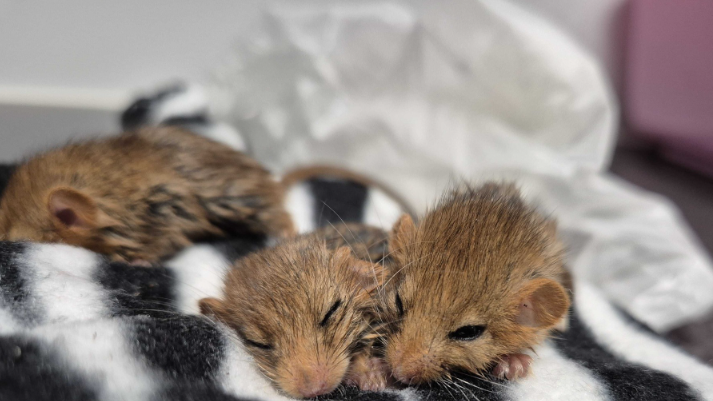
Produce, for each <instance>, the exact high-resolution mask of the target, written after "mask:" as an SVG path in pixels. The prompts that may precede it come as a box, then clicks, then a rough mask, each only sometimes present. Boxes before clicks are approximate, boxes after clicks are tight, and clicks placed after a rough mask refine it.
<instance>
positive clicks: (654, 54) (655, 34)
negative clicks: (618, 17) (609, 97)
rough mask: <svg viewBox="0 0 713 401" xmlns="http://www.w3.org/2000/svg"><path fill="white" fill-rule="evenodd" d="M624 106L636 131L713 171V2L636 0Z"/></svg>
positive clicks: (665, 149) (676, 155) (682, 158)
mask: <svg viewBox="0 0 713 401" xmlns="http://www.w3.org/2000/svg"><path fill="white" fill-rule="evenodd" d="M630 11H631V14H630V17H631V19H630V26H629V28H630V29H629V41H628V48H627V65H626V74H627V76H626V93H625V106H626V112H627V114H628V115H627V117H628V121H629V124H630V127H631V128H632V131H633V134H635V135H638V136H640V137H644V138H647V139H651V140H654V141H655V142H657V143H659V144H660V145H661V150H662V151H663V153H664V154H669V155H670V156H671V158H672V159H674V160H679V161H684V162H685V163H684V164H686V165H687V166H688V167H692V168H696V169H698V170H700V171H701V172H706V173H711V174H713V1H711V0H632V2H631V10H630Z"/></svg>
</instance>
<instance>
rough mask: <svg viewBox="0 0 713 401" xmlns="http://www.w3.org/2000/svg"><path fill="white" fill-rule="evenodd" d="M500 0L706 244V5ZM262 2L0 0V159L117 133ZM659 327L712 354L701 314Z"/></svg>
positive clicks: (206, 64)
mask: <svg viewBox="0 0 713 401" xmlns="http://www.w3.org/2000/svg"><path fill="white" fill-rule="evenodd" d="M512 2H513V3H515V4H517V5H519V6H521V7H522V8H523V9H525V10H527V11H529V12H531V13H533V14H536V15H537V16H539V17H540V18H542V19H544V20H545V21H548V22H549V23H550V24H552V25H553V26H554V27H555V28H556V29H558V30H560V31H562V32H564V33H565V34H566V35H567V36H569V37H570V38H571V39H572V40H573V41H574V42H575V43H577V44H578V45H579V46H581V47H582V48H583V49H584V50H586V51H587V52H588V53H590V54H591V55H592V56H593V58H594V59H595V61H596V63H597V65H598V66H599V67H600V68H601V70H602V71H603V72H604V75H605V76H606V77H607V78H608V80H609V81H610V82H611V87H612V88H613V89H612V91H613V93H614V95H615V97H616V100H618V105H619V107H620V109H621V115H620V120H619V128H618V138H617V145H616V148H615V151H614V154H613V158H612V160H611V166H610V171H611V172H612V173H613V174H615V175H617V176H619V177H621V178H623V179H624V180H626V181H629V182H630V183H633V184H635V185H636V186H639V187H641V188H644V189H647V190H650V191H653V192H656V193H659V194H662V195H664V196H666V197H668V198H670V199H671V200H672V201H673V202H674V203H675V204H676V205H677V206H678V208H679V209H680V210H681V213H682V215H683V217H684V219H685V220H686V221H687V222H688V224H690V226H691V227H692V229H693V231H694V232H695V233H696V235H697V238H698V239H697V240H698V241H700V243H701V244H702V246H703V247H704V248H705V249H706V250H707V251H708V252H709V253H710V252H713V113H711V110H713V75H712V74H711V71H713V45H712V44H711V41H710V38H711V37H713V23H712V22H713V3H711V2H707V1H702V0H701V1H699V0H691V1H688V2H685V3H681V2H679V1H676V0H660V1H656V2H654V1H646V0H581V1H576V2H573V1H569V0H512ZM309 3H310V2H305V4H309ZM426 3H427V1H426V0H422V1H415V2H408V4H409V5H410V6H413V7H417V8H418V7H421V6H422V5H423V4H426ZM265 4H266V3H265V2H263V1H257V0H239V1H238V0H214V1H212V2H210V3H209V4H206V3H204V2H195V1H187V0H173V1H171V2H170V3H169V2H159V1H147V0H124V1H121V2H108V1H90V0H66V1H63V2H49V1H26V0H0V60H1V62H0V162H3V163H5V162H12V161H17V160H18V159H19V156H20V155H25V154H28V153H30V152H33V151H37V150H40V149H44V148H47V147H49V146H52V145H55V144H59V143H63V142H65V141H66V140H68V139H70V138H80V137H82V136H89V135H95V134H105V133H114V132H117V131H118V130H119V129H120V127H119V122H118V113H120V112H121V110H123V109H124V108H125V107H126V106H127V105H128V104H129V103H130V102H131V100H132V99H133V98H134V97H135V96H136V95H137V94H139V93H142V92H144V91H146V90H147V89H151V88H154V87H156V85H160V84H162V83H166V82H170V81H171V80H174V79H182V80H189V81H191V80H203V79H205V78H206V74H207V71H210V70H212V69H214V67H215V66H216V65H219V64H220V63H224V62H225V59H226V53H228V52H229V50H230V49H231V48H233V47H234V46H235V44H236V43H237V42H240V41H244V40H249V35H250V34H251V32H252V29H253V28H254V26H255V25H256V24H258V22H259V20H260V16H261V9H262V8H263V7H264V6H265ZM668 336H669V337H670V338H672V339H673V340H674V341H676V342H678V343H679V344H681V345H682V346H684V347H686V348H688V349H689V350H690V351H692V352H693V353H695V354H697V355H698V356H699V357H701V358H702V359H703V360H706V361H711V360H713V344H711V341H710V339H711V338H713V317H712V316H711V315H708V316H707V317H704V318H702V319H700V320H698V321H696V322H694V323H692V324H687V325H685V326H682V327H679V328H676V329H674V330H672V331H670V332H669V333H668Z"/></svg>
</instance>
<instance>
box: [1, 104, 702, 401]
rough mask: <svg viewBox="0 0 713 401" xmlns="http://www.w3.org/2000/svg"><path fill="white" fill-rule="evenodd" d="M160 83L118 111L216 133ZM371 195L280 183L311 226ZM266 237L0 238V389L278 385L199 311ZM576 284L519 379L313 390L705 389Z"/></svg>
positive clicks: (574, 395)
mask: <svg viewBox="0 0 713 401" xmlns="http://www.w3.org/2000/svg"><path fill="white" fill-rule="evenodd" d="M161 96H162V97H161V98H159V97H156V98H147V99H143V100H142V101H140V104H136V105H134V106H133V107H132V108H131V109H130V110H129V111H128V112H127V113H125V114H124V122H125V123H126V125H127V126H130V125H136V124H139V125H140V124H144V123H159V122H162V121H164V122H165V120H167V119H169V118H172V119H173V120H172V121H171V122H173V123H182V124H186V123H188V124H191V125H193V126H194V128H195V129H196V130H197V131H198V132H203V133H206V134H207V135H209V136H210V135H211V132H212V133H215V131H216V130H218V131H221V132H223V133H224V131H225V129H226V126H216V125H214V124H213V123H211V122H210V119H209V118H208V116H206V115H203V114H201V113H200V112H197V111H196V110H193V111H192V112H191V113H186V114H185V115H183V116H178V115H172V114H171V113H164V114H165V115H164V116H163V117H162V118H161V119H159V121H157V120H155V119H153V120H152V119H151V118H149V117H151V116H152V115H155V111H156V107H157V105H160V104H162V102H164V101H165V100H166V99H169V98H170V97H171V96H170V92H165V93H164V94H162V95H161ZM174 114H175V113H174ZM228 128H229V127H228ZM5 171H6V170H3V175H4V172H5ZM8 171H9V170H8ZM2 186H3V185H2V183H0V188H2ZM293 195H294V194H293ZM377 198H378V199H381V198H383V197H380V196H377V195H376V194H375V193H373V192H372V191H371V190H370V189H369V188H365V187H363V186H359V185H355V184H354V183H350V182H339V181H318V180H317V181H313V182H309V183H308V184H307V185H306V187H303V188H301V189H300V192H299V194H297V195H296V196H290V201H289V202H290V205H289V207H290V211H291V212H292V213H293V215H295V218H296V220H297V221H298V225H299V227H300V229H301V230H302V231H308V230H309V229H310V228H311V227H315V226H319V225H323V224H328V222H333V221H338V219H339V218H340V217H341V218H343V217H344V216H347V217H348V218H349V220H355V221H368V220H369V219H370V218H371V217H369V216H373V215H374V213H373V212H372V211H371V209H372V208H374V207H375V206H374V204H375V201H374V200H375V199H377ZM325 204H327V205H329V206H328V207H327V208H325V207H324V205H325ZM305 216H306V217H305ZM383 223H384V222H383V221H382V224H383ZM266 241H267V240H266V239H265V238H255V237H245V238H233V239H231V240H228V241H221V242H217V243H207V244H198V245H195V246H193V247H191V248H189V249H186V250H185V251H183V252H182V253H180V254H179V255H177V256H176V257H175V258H173V259H172V260H171V261H169V262H167V263H166V264H165V266H163V267H158V268H152V269H148V268H144V267H134V266H128V265H124V264H118V263H109V262H107V261H106V260H105V259H104V258H103V257H101V256H99V255H96V254H94V253H92V252H89V251H86V250H83V249H78V248H74V247H69V246H64V245H47V244H30V243H10V242H0V400H13V401H14V400H33V401H34V400H37V401H42V400H137V401H139V400H156V401H158V400H247V399H250V400H276V399H284V397H283V396H282V395H281V394H280V393H279V392H278V391H276V390H275V389H274V388H273V387H272V386H271V385H270V383H269V382H268V380H267V379H265V378H264V377H263V376H262V375H261V374H260V373H259V372H258V370H257V369H256V367H255V366H254V364H253V363H252V362H251V359H250V357H249V355H248V354H247V353H246V352H245V350H244V349H243V347H242V345H241V344H240V343H239V342H238V341H236V339H235V336H234V335H231V333H230V332H229V331H228V329H226V328H225V327H222V326H220V325H218V324H216V323H214V322H212V321H210V320H208V319H206V318H204V317H202V316H200V315H199V312H198V300H199V299H201V298H203V297H207V296H219V295H220V291H221V287H222V275H223V273H224V272H225V270H226V269H227V268H228V267H229V266H230V264H231V263H232V262H233V261H235V260H237V261H238V262H237V263H238V264H239V259H240V257H241V256H243V255H245V254H247V253H249V252H251V251H253V250H255V249H258V248H260V247H262V246H265V244H266ZM575 284H576V287H575V299H574V306H573V309H572V313H571V324H570V328H569V329H568V331H566V332H565V333H562V334H560V335H559V336H558V337H557V338H554V339H552V340H549V341H547V342H546V343H545V344H542V345H541V346H539V347H537V348H536V349H535V350H534V351H535V352H534V354H533V356H534V364H533V366H532V370H533V374H532V375H531V376H530V377H528V378H526V379H524V380H520V381H518V382H514V383H507V382H500V381H494V380H493V381H484V380H480V379H475V378H472V377H468V376H458V377H455V378H454V380H453V381H452V383H450V384H448V385H443V386H428V387H422V388H415V387H414V388H408V389H405V390H391V391H386V392H382V393H368V392H360V391H357V390H356V389H354V388H346V387H345V388H340V389H338V390H337V391H336V392H335V393H334V394H333V395H331V396H323V397H320V398H322V399H338V400H518V401H519V400H688V399H701V400H703V399H708V400H713V369H712V368H711V367H709V366H706V365H704V364H702V363H700V362H698V361H696V360H695V359H694V358H692V357H690V356H688V355H686V354H684V353H683V352H682V351H679V350H677V349H676V348H675V347H673V346H672V345H670V344H668V343H667V342H666V341H665V340H663V339H662V338H661V337H659V336H658V335H657V334H655V333H654V332H653V331H651V330H648V329H647V328H646V327H644V326H643V325H641V324H639V323H637V322H636V321H634V320H633V319H631V318H630V317H628V316H627V315H626V314H625V313H624V312H622V311H621V310H619V309H617V308H615V307H614V306H612V305H611V304H610V303H609V302H608V301H606V299H605V298H604V297H603V296H602V294H601V293H599V292H598V291H597V290H596V289H595V288H594V287H593V286H591V285H590V284H588V283H586V282H576V283H575Z"/></svg>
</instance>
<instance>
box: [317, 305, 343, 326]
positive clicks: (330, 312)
mask: <svg viewBox="0 0 713 401" xmlns="http://www.w3.org/2000/svg"><path fill="white" fill-rule="evenodd" d="M341 304H342V300H341V299H338V300H337V301H336V302H335V303H334V304H333V305H332V307H331V308H329V310H328V311H327V313H325V314H324V318H322V321H321V322H319V326H320V327H324V326H326V325H327V323H328V322H329V318H330V317H332V315H333V314H334V312H336V311H337V308H339V305H341Z"/></svg>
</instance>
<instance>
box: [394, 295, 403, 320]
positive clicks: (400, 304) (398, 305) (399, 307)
mask: <svg viewBox="0 0 713 401" xmlns="http://www.w3.org/2000/svg"><path fill="white" fill-rule="evenodd" d="M396 310H397V311H398V312H399V317H402V316H403V315H404V303H403V302H401V297H400V296H399V293H398V292H397V293H396Z"/></svg>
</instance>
